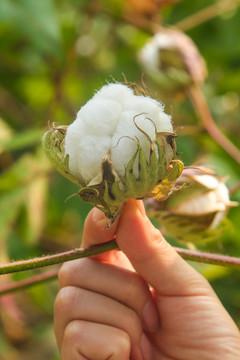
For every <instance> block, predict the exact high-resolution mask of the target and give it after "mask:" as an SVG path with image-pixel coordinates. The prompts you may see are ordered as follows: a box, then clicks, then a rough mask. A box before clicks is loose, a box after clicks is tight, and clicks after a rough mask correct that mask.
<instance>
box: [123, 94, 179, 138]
mask: <svg viewBox="0 0 240 360" xmlns="http://www.w3.org/2000/svg"><path fill="white" fill-rule="evenodd" d="M124 105H125V106H124V109H125V110H131V111H134V112H135V115H139V114H141V113H143V114H145V117H146V118H148V119H150V120H148V121H153V122H154V124H155V127H156V130H157V132H162V131H163V132H173V127H172V122H171V116H170V115H167V114H166V113H165V112H164V106H163V104H161V103H160V102H158V101H157V100H155V99H152V98H150V97H146V96H135V97H134V101H133V100H132V99H129V100H128V101H126V103H125V104H124ZM136 119H137V118H136Z"/></svg>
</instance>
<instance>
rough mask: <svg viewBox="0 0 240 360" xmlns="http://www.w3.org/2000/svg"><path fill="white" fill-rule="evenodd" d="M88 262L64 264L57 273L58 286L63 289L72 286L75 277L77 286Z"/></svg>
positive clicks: (81, 260)
mask: <svg viewBox="0 0 240 360" xmlns="http://www.w3.org/2000/svg"><path fill="white" fill-rule="evenodd" d="M89 261H90V259H77V260H73V261H68V262H65V263H64V264H63V265H62V266H61V268H60V270H59V272H58V281H59V286H60V287H64V286H68V285H72V284H74V278H75V277H76V276H77V279H78V284H79V282H80V281H81V277H83V276H84V273H86V268H87V267H88V264H89Z"/></svg>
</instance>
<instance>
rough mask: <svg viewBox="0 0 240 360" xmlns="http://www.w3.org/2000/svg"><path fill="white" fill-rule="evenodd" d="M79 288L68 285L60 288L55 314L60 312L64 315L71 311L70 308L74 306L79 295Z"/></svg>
mask: <svg viewBox="0 0 240 360" xmlns="http://www.w3.org/2000/svg"><path fill="white" fill-rule="evenodd" d="M77 290H78V289H77V288H75V287H73V286H66V287H63V288H62V289H60V290H59V292H58V294H57V297H56V300H55V304H54V313H55V316H57V315H58V314H61V315H63V316H64V314H68V313H69V309H71V308H72V307H73V304H74V302H75V299H76V297H77Z"/></svg>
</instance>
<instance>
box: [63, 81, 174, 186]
mask: <svg viewBox="0 0 240 360" xmlns="http://www.w3.org/2000/svg"><path fill="white" fill-rule="evenodd" d="M136 125H137V126H136ZM139 129H141V130H139ZM156 131H157V132H173V128H172V123H171V117H170V116H169V115H167V114H165V113H164V107H163V105H162V104H160V103H159V102H158V101H156V100H154V99H152V98H150V97H147V96H137V95H134V93H133V91H132V90H131V89H130V88H129V87H127V86H126V85H122V84H108V85H105V86H103V87H102V89H100V90H99V91H98V92H97V93H96V94H95V95H94V97H93V98H92V99H90V100H89V101H88V102H87V103H86V105H84V106H83V107H82V108H81V109H80V111H79V112H78V114H77V118H76V120H75V121H74V122H73V123H72V124H71V125H70V126H69V127H68V130H67V133H66V137H65V155H67V154H68V155H69V170H70V171H71V173H72V174H73V175H75V176H76V177H78V178H79V179H80V180H81V181H82V182H84V183H86V184H90V185H93V184H97V183H99V182H100V181H101V176H102V175H101V162H102V160H103V158H104V156H105V155H106V154H108V155H109V156H110V159H111V161H112V164H113V167H114V168H115V170H116V172H117V173H118V175H119V176H120V177H121V176H124V174H125V168H126V166H127V164H128V162H129V161H130V160H131V158H132V156H133V155H134V153H135V151H136V149H137V142H139V143H140V145H141V146H142V148H143V150H144V152H145V156H146V158H147V159H148V157H149V150H150V142H149V138H148V137H150V138H151V140H152V141H153V142H154V141H155V140H156ZM146 134H147V136H146ZM137 161H138V159H136V162H135V164H134V174H135V175H136V176H137V174H138V163H137Z"/></svg>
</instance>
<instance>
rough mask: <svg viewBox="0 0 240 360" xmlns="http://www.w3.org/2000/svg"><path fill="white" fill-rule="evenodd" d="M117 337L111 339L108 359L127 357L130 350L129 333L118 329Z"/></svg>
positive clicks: (122, 359) (123, 358)
mask: <svg viewBox="0 0 240 360" xmlns="http://www.w3.org/2000/svg"><path fill="white" fill-rule="evenodd" d="M119 332H120V333H119V335H120V336H118V337H116V338H115V341H112V343H111V348H110V349H109V350H110V351H109V352H110V356H109V357H108V359H109V360H117V359H121V360H125V359H129V356H130V352H131V340H130V337H129V335H128V334H127V333H126V332H125V331H121V330H119Z"/></svg>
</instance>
